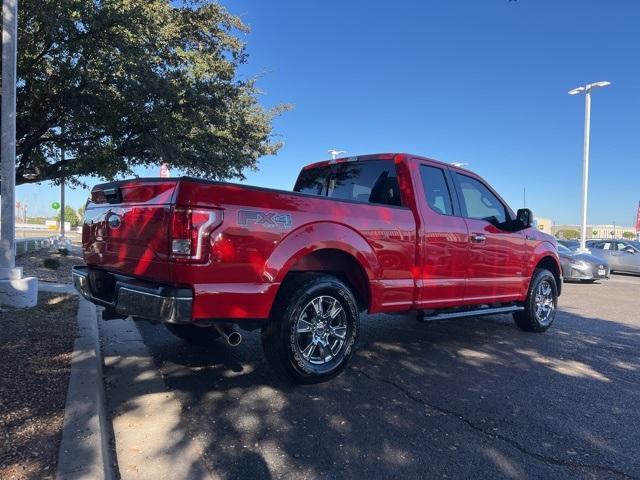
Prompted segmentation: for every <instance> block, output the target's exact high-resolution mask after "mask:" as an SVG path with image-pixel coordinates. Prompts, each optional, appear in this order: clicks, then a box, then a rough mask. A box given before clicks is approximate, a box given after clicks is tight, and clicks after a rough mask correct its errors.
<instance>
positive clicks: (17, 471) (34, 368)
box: [0, 292, 78, 480]
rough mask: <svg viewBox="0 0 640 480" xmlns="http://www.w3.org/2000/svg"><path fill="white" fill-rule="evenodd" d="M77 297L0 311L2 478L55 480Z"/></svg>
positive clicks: (48, 298)
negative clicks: (21, 308)
mask: <svg viewBox="0 0 640 480" xmlns="http://www.w3.org/2000/svg"><path fill="white" fill-rule="evenodd" d="M77 312H78V298H77V297H75V296H72V295H66V294H57V293H43V292H40V293H39V294H38V306H37V307H35V308H30V309H24V310H9V309H2V311H0V479H3V480H5V479H6V480H12V479H16V480H18V479H19V480H22V479H36V478H37V479H46V478H55V473H56V466H57V457H58V448H59V446H60V437H61V431H62V422H63V418H64V407H65V400H66V396H67V387H68V383H69V372H70V367H71V353H72V352H73V344H74V340H75V336H76V315H77Z"/></svg>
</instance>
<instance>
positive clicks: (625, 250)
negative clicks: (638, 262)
mask: <svg viewBox="0 0 640 480" xmlns="http://www.w3.org/2000/svg"><path fill="white" fill-rule="evenodd" d="M623 251H624V252H627V253H632V254H634V255H635V253H636V251H635V249H633V248H632V247H627V248H625V249H624V250H623Z"/></svg>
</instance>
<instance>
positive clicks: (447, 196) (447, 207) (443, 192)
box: [420, 165, 453, 215]
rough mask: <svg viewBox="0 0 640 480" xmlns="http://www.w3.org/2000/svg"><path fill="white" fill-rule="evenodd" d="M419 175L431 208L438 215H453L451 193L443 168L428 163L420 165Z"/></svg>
mask: <svg viewBox="0 0 640 480" xmlns="http://www.w3.org/2000/svg"><path fill="white" fill-rule="evenodd" d="M420 176H421V177H422V188H423V190H424V196H425V198H426V200H427V205H429V207H430V208H431V210H433V211H434V212H436V213H439V214H440V215H453V207H452V204H451V193H450V192H449V186H448V185H447V180H446V177H445V176H444V170H442V169H441V168H437V167H432V166H430V165H420Z"/></svg>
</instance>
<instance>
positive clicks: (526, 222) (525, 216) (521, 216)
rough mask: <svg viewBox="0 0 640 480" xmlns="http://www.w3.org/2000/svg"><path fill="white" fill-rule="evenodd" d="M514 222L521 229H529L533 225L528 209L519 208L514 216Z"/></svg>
mask: <svg viewBox="0 0 640 480" xmlns="http://www.w3.org/2000/svg"><path fill="white" fill-rule="evenodd" d="M516 220H517V222H518V223H519V224H520V225H521V227H522V229H525V228H529V227H530V226H531V225H532V224H533V212H531V210H529V209H528V208H521V209H519V210H518V213H517V214H516Z"/></svg>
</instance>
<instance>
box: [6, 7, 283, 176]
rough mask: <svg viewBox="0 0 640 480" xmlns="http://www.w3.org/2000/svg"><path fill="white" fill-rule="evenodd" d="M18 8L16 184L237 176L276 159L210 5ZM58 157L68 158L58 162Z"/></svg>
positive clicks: (268, 121) (235, 26)
mask: <svg viewBox="0 0 640 480" xmlns="http://www.w3.org/2000/svg"><path fill="white" fill-rule="evenodd" d="M176 3H178V2H173V1H172V0H21V2H20V15H19V17H18V18H19V34H18V37H19V38H18V45H19V54H18V81H17V90H18V91H17V95H18V96H17V104H18V105H17V106H18V111H17V119H16V122H17V125H16V129H17V133H16V142H17V143H16V153H17V160H16V162H17V165H16V183H17V184H23V183H33V182H41V181H43V180H53V181H54V182H56V181H59V179H61V178H63V177H65V178H67V179H68V180H69V181H70V182H71V183H76V184H77V183H78V176H82V175H88V176H96V177H102V178H107V179H110V178H113V177H114V176H116V175H119V174H131V173H132V169H133V168H134V167H136V166H152V165H159V164H161V163H163V162H166V163H168V164H169V166H170V167H171V168H175V169H179V170H183V171H184V172H185V173H187V174H190V175H204V176H207V177H209V178H216V179H226V178H244V177H243V173H242V172H243V170H244V169H245V168H249V169H255V168H256V165H257V159H258V158H259V157H261V156H263V155H270V154H275V153H276V152H277V151H278V149H279V148H280V146H281V144H280V143H277V142H274V139H273V135H272V133H271V131H272V120H273V118H274V116H275V115H277V114H278V113H280V112H281V111H283V110H285V109H286V108H288V107H287V106H277V107H275V108H273V109H271V110H265V109H264V108H263V107H261V106H260V105H259V104H258V101H257V97H258V94H259V92H258V90H257V88H256V86H255V83H254V81H253V80H252V79H249V80H239V79H238V78H237V75H236V71H237V68H238V66H239V65H241V64H243V63H245V62H246V60H247V55H246V53H245V48H244V43H243V42H242V41H241V40H240V39H239V38H238V36H237V35H238V34H239V33H245V32H247V27H246V26H245V25H244V24H243V23H242V22H241V21H240V19H239V18H237V17H235V16H233V15H231V14H229V13H228V12H227V11H226V10H225V9H224V8H223V7H222V6H220V5H219V4H217V3H214V2H213V1H212V0H185V1H183V2H180V3H181V4H180V5H179V6H176V5H175V4H176ZM61 148H64V150H65V152H66V158H67V160H66V161H62V160H61V159H60V156H59V152H60V149H61Z"/></svg>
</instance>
